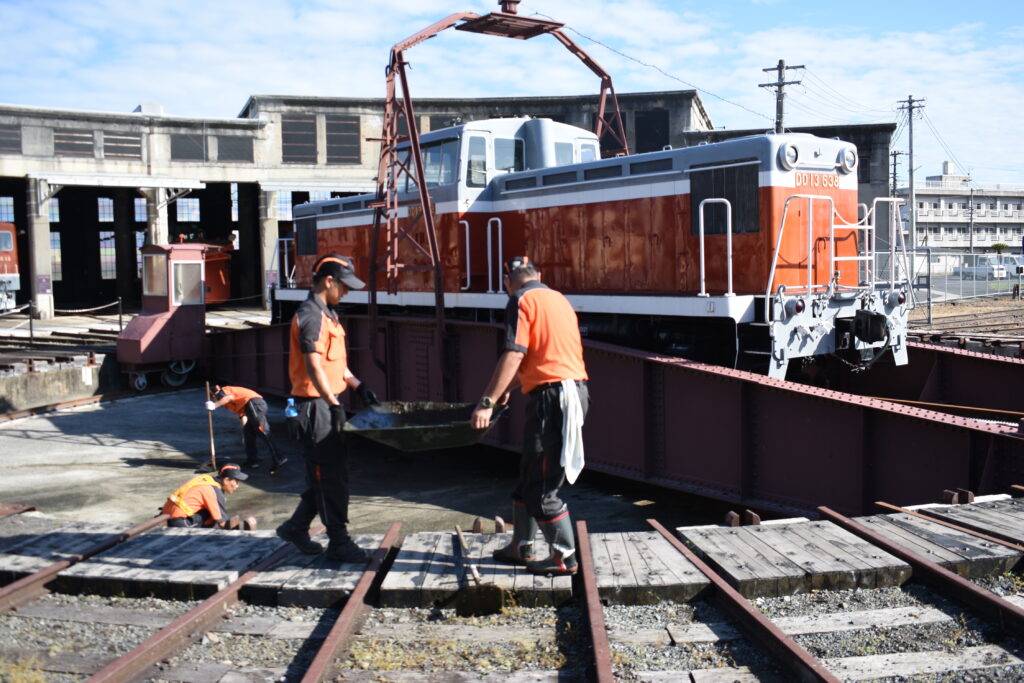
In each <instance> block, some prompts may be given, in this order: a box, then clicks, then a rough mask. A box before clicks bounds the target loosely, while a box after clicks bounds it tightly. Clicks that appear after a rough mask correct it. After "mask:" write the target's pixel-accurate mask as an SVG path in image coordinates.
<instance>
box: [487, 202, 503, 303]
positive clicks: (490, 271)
mask: <svg viewBox="0 0 1024 683" xmlns="http://www.w3.org/2000/svg"><path fill="white" fill-rule="evenodd" d="M495 223H497V225H498V268H499V270H500V268H501V264H502V263H504V262H505V259H504V254H503V253H502V250H501V243H502V232H503V229H502V226H501V219H500V218H497V217H495V218H489V219H488V220H487V293H488V294H494V293H495V289H494V279H493V278H494V260H493V259H494V252H493V251H492V247H491V226H492V225H494V224H495ZM498 282H501V276H500V274H499V276H498Z"/></svg>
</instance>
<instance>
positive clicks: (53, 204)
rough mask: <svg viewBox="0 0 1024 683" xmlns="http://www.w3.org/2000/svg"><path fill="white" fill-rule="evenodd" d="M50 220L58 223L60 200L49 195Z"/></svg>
mask: <svg viewBox="0 0 1024 683" xmlns="http://www.w3.org/2000/svg"><path fill="white" fill-rule="evenodd" d="M49 212H50V222H51V223H60V200H59V199H57V198H56V197H50V206H49Z"/></svg>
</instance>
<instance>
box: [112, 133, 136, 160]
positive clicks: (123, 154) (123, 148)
mask: <svg viewBox="0 0 1024 683" xmlns="http://www.w3.org/2000/svg"><path fill="white" fill-rule="evenodd" d="M103 157H104V158H105V159H141V158H142V133H111V132H109V131H103Z"/></svg>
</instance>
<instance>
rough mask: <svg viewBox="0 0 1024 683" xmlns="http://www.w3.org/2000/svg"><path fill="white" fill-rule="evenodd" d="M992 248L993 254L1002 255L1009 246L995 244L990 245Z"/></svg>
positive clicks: (999, 243) (1000, 243)
mask: <svg viewBox="0 0 1024 683" xmlns="http://www.w3.org/2000/svg"><path fill="white" fill-rule="evenodd" d="M992 248H993V249H995V252H996V253H997V254H1002V253H1003V252H1004V251H1006V250H1007V249H1009V248H1010V247H1009V245H1006V244H1003V243H1002V242H996V243H995V244H993V245H992Z"/></svg>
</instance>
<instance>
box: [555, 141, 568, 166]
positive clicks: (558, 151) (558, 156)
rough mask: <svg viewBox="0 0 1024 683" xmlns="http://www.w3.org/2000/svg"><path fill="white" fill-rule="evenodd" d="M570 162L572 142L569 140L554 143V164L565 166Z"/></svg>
mask: <svg viewBox="0 0 1024 683" xmlns="http://www.w3.org/2000/svg"><path fill="white" fill-rule="evenodd" d="M571 163H572V143H571V142H556V143H555V165H556V166H566V165H568V164H571Z"/></svg>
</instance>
